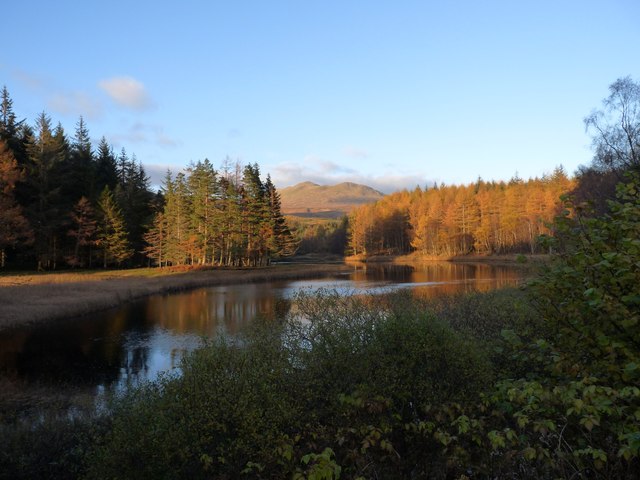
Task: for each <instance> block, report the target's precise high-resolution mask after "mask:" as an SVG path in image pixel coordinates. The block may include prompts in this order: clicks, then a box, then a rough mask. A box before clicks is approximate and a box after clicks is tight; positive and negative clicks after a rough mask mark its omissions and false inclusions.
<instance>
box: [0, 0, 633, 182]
mask: <svg viewBox="0 0 640 480" xmlns="http://www.w3.org/2000/svg"><path fill="white" fill-rule="evenodd" d="M639 21H640V2H637V0H609V1H606V2H604V1H601V0H598V1H591V0H580V1H574V0H567V1H561V2H559V1H557V0H538V1H487V2H477V1H471V0H468V1H458V2H435V1H424V0H422V1H402V2H382V1H364V0H357V1H347V2H345V1H340V2H339V1H324V2H306V1H270V2H264V1H257V0H256V1H240V2H221V1H199V2H198V1H190V0H185V1H182V2H178V3H176V2H164V1H158V0H155V1H135V2H130V1H121V0H113V1H109V2H78V1H70V0H60V1H57V2H51V1H44V0H37V1H32V2H17V1H11V2H8V3H7V4H6V5H4V6H3V22H2V32H3V35H2V37H3V40H4V45H5V47H4V49H3V52H2V54H1V55H0V86H1V85H6V87H7V88H8V90H9V93H10V94H11V97H12V98H13V101H14V110H15V112H16V114H17V115H18V116H19V117H20V118H26V119H27V121H28V122H30V123H33V122H34V121H35V118H36V116H37V115H38V114H39V113H40V112H42V111H43V110H44V111H46V112H47V113H48V114H49V115H50V116H51V117H52V119H53V120H54V122H57V121H60V122H61V123H62V125H63V126H64V128H65V130H66V131H67V133H68V134H69V135H72V134H73V131H74V128H75V124H76V122H77V120H78V117H79V116H80V115H83V116H84V118H85V120H86V123H87V126H88V128H89V130H90V133H91V135H92V137H93V138H95V139H96V141H97V140H98V139H99V138H100V137H101V136H102V135H104V136H106V138H107V140H108V141H109V142H111V143H112V144H113V145H114V148H115V149H116V150H118V151H119V150H120V148H122V147H125V148H126V150H127V152H129V153H135V155H136V157H137V159H139V160H141V161H142V162H143V164H144V165H145V167H146V168H147V171H148V173H150V174H151V175H152V178H153V180H154V183H157V182H159V179H160V178H162V176H163V175H164V172H165V171H166V170H167V168H170V169H171V170H173V171H174V172H175V171H178V170H180V169H181V168H183V167H184V166H186V165H187V164H188V163H189V162H191V161H194V162H195V161H198V160H202V159H204V158H209V159H210V160H211V161H212V163H213V164H214V165H220V164H221V163H222V161H223V160H224V159H225V158H227V157H229V158H230V159H232V160H240V161H241V162H243V163H253V162H257V163H259V164H260V166H261V170H262V172H263V173H266V172H269V173H270V174H271V176H272V177H273V180H274V183H275V184H276V186H278V187H280V188H282V187H285V186H288V185H293V184H295V183H298V182H300V181H305V180H309V181H313V182H316V183H320V184H333V183H338V182H342V181H352V182H357V183H363V184H366V185H370V186H372V187H374V188H376V189H379V190H381V191H383V192H385V193H389V192H391V191H393V190H396V189H398V188H405V187H407V188H413V187H415V186H416V185H425V184H428V183H432V182H433V181H437V182H445V183H468V182H471V181H474V180H475V179H476V178H477V177H478V176H482V177H483V178H485V179H495V180H508V179H509V178H511V177H513V176H514V175H515V174H516V173H517V174H518V175H519V176H520V177H523V178H528V177H535V176H541V175H543V174H544V173H549V172H551V171H552V170H553V169H554V168H555V167H556V166H558V165H563V166H564V167H565V168H566V170H567V171H568V172H569V173H571V172H573V171H574V170H575V169H576V167H577V166H578V165H580V164H586V163H588V162H589V161H590V159H591V156H592V153H591V150H590V143H591V140H590V137H589V135H588V134H587V133H586V132H585V128H584V123H583V118H584V117H585V116H586V115H588V114H589V113H590V112H591V111H592V109H594V108H598V107H600V106H601V101H602V99H603V98H604V97H606V96H607V95H608V86H609V85H610V84H611V83H612V82H613V81H615V80H616V79H617V78H620V77H624V76H627V75H630V76H631V77H632V78H633V79H634V80H639V79H640V62H639V61H638V53H637V47H638V45H640V26H639V25H640V23H639Z"/></svg>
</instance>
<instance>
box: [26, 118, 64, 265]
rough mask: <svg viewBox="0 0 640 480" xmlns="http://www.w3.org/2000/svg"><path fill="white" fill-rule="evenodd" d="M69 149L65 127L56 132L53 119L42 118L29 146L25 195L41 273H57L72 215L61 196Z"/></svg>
mask: <svg viewBox="0 0 640 480" xmlns="http://www.w3.org/2000/svg"><path fill="white" fill-rule="evenodd" d="M66 148H67V145H66V140H65V137H64V131H63V130H62V129H61V127H58V128H56V130H55V132H54V131H52V129H51V119H50V118H49V116H48V115H47V114H46V113H44V112H43V113H42V114H40V116H39V117H38V119H37V120H36V135H35V136H34V137H32V138H30V139H29V144H28V145H27V153H28V159H27V162H28V163H27V170H26V175H27V176H26V183H27V185H26V188H25V189H24V191H23V195H25V197H26V200H27V201H28V203H27V204H26V205H25V208H26V213H27V216H28V219H29V222H30V223H31V225H32V226H33V229H34V235H35V252H34V253H35V256H36V261H37V266H38V269H44V268H53V269H55V268H56V266H57V260H58V257H59V255H60V252H61V246H60V237H61V236H62V235H61V230H60V227H61V226H62V224H63V223H64V219H63V215H65V214H66V213H67V212H68V211H69V209H67V208H65V204H64V199H63V197H62V195H61V190H62V188H61V186H62V185H63V182H64V180H63V166H64V161H65V153H66Z"/></svg>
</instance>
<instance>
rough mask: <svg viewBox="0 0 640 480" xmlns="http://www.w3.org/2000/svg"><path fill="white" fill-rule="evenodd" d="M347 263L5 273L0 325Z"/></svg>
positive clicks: (308, 274) (309, 273) (317, 272)
mask: <svg viewBox="0 0 640 480" xmlns="http://www.w3.org/2000/svg"><path fill="white" fill-rule="evenodd" d="M343 269H346V267H344V266H343V265H339V264H331V265H309V264H305V265H296V264H290V265H273V266H269V267H264V268H258V269H191V270H187V271H185V270H184V269H183V270H180V269H159V268H155V269H135V270H121V271H107V272H103V271H100V272H84V273H61V274H21V275H2V276H0V305H2V308H1V309H0V330H2V329H7V328H12V327H17V326H21V325H28V324H33V323H37V322H42V321H49V320H55V319H60V318H68V317H74V316H79V315H84V314H87V313H91V312H95V311H98V310H103V309H107V308H111V307H115V306H118V305H120V304H122V303H125V302H130V301H133V300H136V299H139V298H142V297H145V296H148V295H153V294H162V293H170V292H177V291H181V290H187V289H192V288H197V287H205V286H214V285H228V284H240V283H259V282H268V281H273V280H295V279H302V278H313V277H320V276H323V275H327V274H330V273H335V272H339V271H341V270H343Z"/></svg>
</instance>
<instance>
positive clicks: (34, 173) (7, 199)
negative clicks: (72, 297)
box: [0, 87, 295, 270]
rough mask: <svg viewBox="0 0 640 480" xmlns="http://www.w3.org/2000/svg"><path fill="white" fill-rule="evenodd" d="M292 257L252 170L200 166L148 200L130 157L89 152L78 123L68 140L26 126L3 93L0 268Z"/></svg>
mask: <svg viewBox="0 0 640 480" xmlns="http://www.w3.org/2000/svg"><path fill="white" fill-rule="evenodd" d="M232 170H233V171H232ZM294 249H295V245H294V243H293V241H292V240H291V234H290V232H289V230H288V228H287V226H286V224H285V220H284V217H283V216H282V214H281V212H280V199H279V194H278V192H277V191H276V189H275V186H274V185H273V183H272V182H271V180H270V178H267V180H266V182H263V181H262V180H261V179H260V171H259V167H258V165H257V164H254V165H249V166H247V167H244V170H243V169H242V167H240V166H239V165H235V166H234V169H230V168H229V167H228V165H227V166H226V167H225V170H224V171H223V172H221V173H220V172H216V171H215V170H214V169H213V167H212V165H211V163H210V162H209V161H208V160H205V161H204V162H198V163H197V164H195V165H191V166H189V167H188V168H187V170H186V173H179V174H177V175H176V176H175V177H173V176H172V175H171V174H170V173H168V174H167V178H166V180H165V184H164V186H163V188H162V190H161V191H159V192H153V191H152V190H151V186H150V181H149V177H148V176H147V174H146V172H145V169H144V167H143V165H142V163H141V162H139V161H138V160H137V159H136V157H135V155H129V154H128V153H127V151H126V150H125V148H122V149H121V151H120V152H119V153H118V154H116V153H115V152H114V150H113V147H112V146H111V145H110V144H109V143H108V142H107V140H106V138H105V137H102V138H101V140H100V141H99V143H98V145H97V148H96V149H94V148H93V146H92V144H91V140H90V137H89V131H88V128H87V125H86V123H85V121H84V119H83V118H82V117H80V119H79V120H78V122H77V124H76V129H75V132H74V135H73V136H72V137H69V136H68V135H67V134H66V132H65V131H64V129H63V127H62V125H61V124H60V123H58V124H57V125H56V126H55V127H54V126H53V123H52V120H51V118H50V117H49V116H48V115H47V114H46V113H45V112H43V113H41V114H40V115H39V116H38V118H37V119H36V121H35V122H34V124H33V126H32V125H29V124H28V123H27V122H26V121H25V120H18V119H17V116H16V114H15V112H14V110H13V101H12V99H11V97H10V95H9V92H8V91H7V88H6V87H4V88H3V89H2V92H1V94H0V267H4V266H5V265H7V264H11V265H13V266H23V267H31V268H33V267H35V268H37V269H38V270H54V269H57V268H60V267H65V266H66V267H81V268H91V267H96V266H102V267H104V268H107V267H128V266H138V265H144V264H151V263H153V264H156V265H163V266H166V265H181V264H200V265H263V264H266V263H268V262H269V260H270V258H272V257H273V256H280V255H286V254H289V253H291V252H292V251H294Z"/></svg>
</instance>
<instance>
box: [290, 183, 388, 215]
mask: <svg viewBox="0 0 640 480" xmlns="http://www.w3.org/2000/svg"><path fill="white" fill-rule="evenodd" d="M279 192H280V200H281V205H282V213H284V214H286V215H295V216H310V217H318V216H321V217H327V218H338V217H341V216H343V215H346V214H348V213H349V212H350V211H351V210H353V209H354V208H356V207H358V206H360V205H364V204H367V203H373V202H377V201H378V200H380V199H381V198H382V197H384V194H383V193H381V192H379V191H378V190H375V189H374V188H371V187H369V186H367V185H362V184H359V183H354V182H341V183H338V184H335V185H319V184H317V183H314V182H310V181H306V182H301V183H298V184H296V185H292V186H290V187H286V188H283V189H281V190H279Z"/></svg>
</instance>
